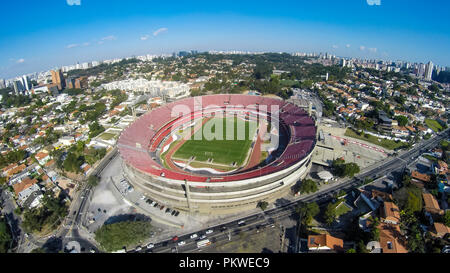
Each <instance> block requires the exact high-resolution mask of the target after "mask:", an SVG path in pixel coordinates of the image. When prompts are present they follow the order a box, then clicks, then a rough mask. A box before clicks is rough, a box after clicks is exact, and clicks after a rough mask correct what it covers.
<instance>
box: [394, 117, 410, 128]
mask: <svg viewBox="0 0 450 273" xmlns="http://www.w3.org/2000/svg"><path fill="white" fill-rule="evenodd" d="M395 120H397V121H398V125H399V126H406V125H407V124H408V118H407V117H405V116H396V117H395Z"/></svg>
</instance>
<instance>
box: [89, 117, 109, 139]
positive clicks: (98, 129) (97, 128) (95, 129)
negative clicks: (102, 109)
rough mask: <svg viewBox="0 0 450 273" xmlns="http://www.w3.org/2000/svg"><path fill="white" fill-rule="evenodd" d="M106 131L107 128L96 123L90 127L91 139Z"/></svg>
mask: <svg viewBox="0 0 450 273" xmlns="http://www.w3.org/2000/svg"><path fill="white" fill-rule="evenodd" d="M104 131H105V127H103V126H102V125H100V124H99V123H98V122H97V121H95V122H93V123H91V124H90V125H89V137H90V138H93V137H96V136H98V135H99V134H101V133H103V132H104Z"/></svg>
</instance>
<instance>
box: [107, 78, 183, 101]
mask: <svg viewBox="0 0 450 273" xmlns="http://www.w3.org/2000/svg"><path fill="white" fill-rule="evenodd" d="M102 87H103V88H105V89H106V90H109V91H110V90H115V89H119V90H127V91H134V92H144V93H148V94H150V96H153V97H157V96H167V97H171V98H174V97H185V96H186V97H187V96H189V94H190V92H189V90H190V88H189V85H187V84H184V83H181V82H173V81H160V80H156V81H148V80H146V79H137V80H133V79H128V80H123V81H115V82H111V83H107V84H103V85H102Z"/></svg>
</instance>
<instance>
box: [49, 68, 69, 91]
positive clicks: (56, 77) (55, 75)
mask: <svg viewBox="0 0 450 273" xmlns="http://www.w3.org/2000/svg"><path fill="white" fill-rule="evenodd" d="M51 73H52V83H54V84H57V85H58V89H59V90H62V89H63V88H64V87H66V82H65V81H64V76H63V74H62V72H61V69H58V70H52V71H51Z"/></svg>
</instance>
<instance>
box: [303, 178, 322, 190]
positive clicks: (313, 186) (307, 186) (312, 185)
mask: <svg viewBox="0 0 450 273" xmlns="http://www.w3.org/2000/svg"><path fill="white" fill-rule="evenodd" d="M318 189H319V188H318V186H317V183H316V182H314V180H311V179H304V180H303V181H302V182H301V184H300V192H301V193H306V194H308V193H313V192H316V191H317V190H318Z"/></svg>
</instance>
